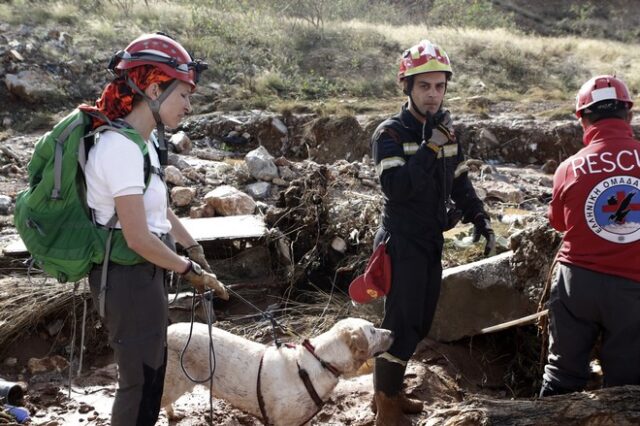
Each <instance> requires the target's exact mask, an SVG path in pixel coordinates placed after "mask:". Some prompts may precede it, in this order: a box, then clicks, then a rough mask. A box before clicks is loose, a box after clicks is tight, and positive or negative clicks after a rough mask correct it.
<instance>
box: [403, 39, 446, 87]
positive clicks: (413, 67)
mask: <svg viewBox="0 0 640 426" xmlns="http://www.w3.org/2000/svg"><path fill="white" fill-rule="evenodd" d="M437 71H442V72H444V73H445V74H447V77H450V76H451V75H452V74H453V70H452V69H451V62H449V56H447V53H446V52H445V51H444V50H443V49H442V48H441V47H439V46H438V45H437V44H433V43H431V42H430V41H429V40H422V41H421V42H420V43H418V44H416V45H415V46H413V47H411V48H409V49H407V50H405V51H404V53H403V54H402V61H401V62H400V71H398V80H402V79H404V78H405V77H409V76H411V75H416V74H422V73H425V72H437Z"/></svg>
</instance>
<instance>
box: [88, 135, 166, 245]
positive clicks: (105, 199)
mask: <svg viewBox="0 0 640 426" xmlns="http://www.w3.org/2000/svg"><path fill="white" fill-rule="evenodd" d="M147 146H148V148H149V159H150V160H151V165H152V166H155V167H160V160H159V159H158V155H157V153H156V150H155V147H154V146H153V143H152V142H151V141H147ZM85 177H86V181H87V204H88V205H89V207H90V208H92V209H93V210H94V212H95V217H96V221H97V222H98V223H99V224H101V225H105V224H106V223H107V222H109V219H111V217H112V216H113V214H114V213H115V201H114V198H115V197H121V196H123V195H135V194H143V193H144V196H143V200H144V210H145V214H146V217H147V224H148V226H149V231H151V232H153V233H155V234H166V233H168V232H169V231H170V230H171V222H169V219H168V218H167V188H166V186H165V184H164V182H162V179H161V178H160V177H159V176H158V175H156V174H155V173H151V181H150V182H149V187H148V188H147V190H146V191H145V190H144V187H145V181H144V156H143V155H142V151H141V150H140V148H138V145H136V144H135V142H133V141H132V140H130V139H128V138H127V137H125V136H123V135H121V134H120V133H118V132H114V131H111V130H107V131H105V132H102V133H100V135H99V137H98V138H96V144H95V145H94V146H93V148H91V150H90V151H89V157H88V159H87V164H86V167H85ZM116 227H117V228H121V226H120V222H118V223H117V224H116Z"/></svg>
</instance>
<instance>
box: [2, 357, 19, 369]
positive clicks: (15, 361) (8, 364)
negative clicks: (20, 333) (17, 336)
mask: <svg viewBox="0 0 640 426" xmlns="http://www.w3.org/2000/svg"><path fill="white" fill-rule="evenodd" d="M3 364H4V365H5V366H6V367H10V368H13V367H15V366H16V365H18V358H15V357H9V358H6V359H5V360H4V362H3Z"/></svg>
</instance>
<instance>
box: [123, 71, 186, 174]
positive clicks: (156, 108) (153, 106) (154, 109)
mask: <svg viewBox="0 0 640 426" xmlns="http://www.w3.org/2000/svg"><path fill="white" fill-rule="evenodd" d="M179 83H180V81H178V80H177V79H175V80H173V81H172V82H171V84H170V85H169V86H168V87H167V88H166V89H165V90H164V91H163V92H162V93H161V94H160V96H158V97H157V98H156V99H151V98H150V97H149V96H147V95H146V93H144V92H143V91H142V90H140V88H139V87H138V86H136V84H135V83H134V82H133V81H132V80H131V79H130V78H129V77H128V76H127V85H128V86H129V87H131V89H133V91H135V92H136V93H137V94H139V95H140V96H142V98H143V99H144V100H145V102H147V105H149V109H150V110H151V113H152V114H153V118H154V119H155V120H156V130H157V132H156V133H157V136H158V157H159V159H160V165H162V166H166V165H167V164H168V162H169V152H168V151H167V142H166V140H165V137H164V123H163V122H162V118H160V106H161V105H162V102H164V101H165V99H167V98H168V97H169V95H170V94H171V92H173V89H175V88H176V87H178V84H179Z"/></svg>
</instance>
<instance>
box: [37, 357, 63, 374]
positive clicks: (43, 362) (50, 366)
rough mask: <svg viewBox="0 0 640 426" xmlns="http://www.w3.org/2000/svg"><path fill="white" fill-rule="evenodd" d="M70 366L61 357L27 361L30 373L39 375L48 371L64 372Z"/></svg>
mask: <svg viewBox="0 0 640 426" xmlns="http://www.w3.org/2000/svg"><path fill="white" fill-rule="evenodd" d="M68 366H69V362H68V361H67V360H66V359H64V358H63V357H61V356H60V355H54V356H52V357H45V358H30V359H29V361H27V368H28V370H29V373H31V374H38V373H46V372H48V371H54V370H56V371H58V372H60V371H62V370H64V369H65V368H67V367H68Z"/></svg>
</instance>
